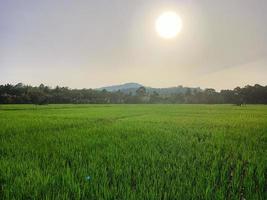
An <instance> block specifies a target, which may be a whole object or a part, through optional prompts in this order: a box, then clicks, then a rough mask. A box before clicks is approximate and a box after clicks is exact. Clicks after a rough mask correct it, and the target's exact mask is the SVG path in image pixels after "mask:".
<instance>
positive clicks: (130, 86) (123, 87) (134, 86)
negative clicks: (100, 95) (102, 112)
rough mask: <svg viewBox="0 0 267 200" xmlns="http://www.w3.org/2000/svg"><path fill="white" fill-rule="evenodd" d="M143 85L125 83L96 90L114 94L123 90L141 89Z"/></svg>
mask: <svg viewBox="0 0 267 200" xmlns="http://www.w3.org/2000/svg"><path fill="white" fill-rule="evenodd" d="M142 86H143V85H141V84H139V83H125V84H122V85H112V86H107V87H102V88H98V90H107V91H108V92H116V91H119V90H120V91H122V92H124V91H125V90H134V91H136V90H137V89H138V88H140V87H142Z"/></svg>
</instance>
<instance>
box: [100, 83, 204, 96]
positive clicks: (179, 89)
mask: <svg viewBox="0 0 267 200" xmlns="http://www.w3.org/2000/svg"><path fill="white" fill-rule="evenodd" d="M140 87H145V88H146V91H147V93H149V94H152V93H154V92H156V93H158V94H160V95H170V94H184V93H186V92H188V91H189V92H192V91H198V92H199V91H202V89H201V88H200V87H183V86H181V85H180V86H174V87H166V88H153V87H149V86H144V85H142V84H139V83H135V82H130V83H124V84H119V85H112V86H106V87H101V88H97V90H106V91H108V92H118V91H120V92H122V93H126V94H130V93H132V94H135V92H136V90H137V89H138V88H140Z"/></svg>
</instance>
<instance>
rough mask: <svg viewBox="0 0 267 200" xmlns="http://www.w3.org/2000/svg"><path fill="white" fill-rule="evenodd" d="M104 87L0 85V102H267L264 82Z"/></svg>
mask: <svg viewBox="0 0 267 200" xmlns="http://www.w3.org/2000/svg"><path fill="white" fill-rule="evenodd" d="M121 89H122V90H120V89H119V90H112V92H111V91H108V90H107V89H105V88H104V89H101V90H99V89H95V90H94V89H70V88H68V87H58V86H57V87H55V88H51V87H48V86H45V85H43V84H41V85H40V86H38V87H33V86H29V85H24V84H22V83H19V84H16V85H11V84H6V85H0V103H1V104H59V103H73V104H86V103H88V104H90V103H91V104H104V103H111V104H120V103H128V104H132V103H174V104H175V103H177V104H183V103H187V104H236V105H242V104H267V86H261V85H258V84H256V85H254V86H250V85H248V86H245V87H243V88H240V87H236V88H235V89H234V90H221V91H220V92H217V91H215V90H214V89H205V90H201V89H200V88H185V87H182V86H179V87H174V88H162V89H159V88H146V87H143V86H141V87H138V88H130V87H128V88H121Z"/></svg>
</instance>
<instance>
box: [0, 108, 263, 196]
mask: <svg viewBox="0 0 267 200" xmlns="http://www.w3.org/2000/svg"><path fill="white" fill-rule="evenodd" d="M0 199H183V200H188V199H247V200H249V199H267V106H244V107H238V106H232V105H49V106H34V105H6V106H4V105H0Z"/></svg>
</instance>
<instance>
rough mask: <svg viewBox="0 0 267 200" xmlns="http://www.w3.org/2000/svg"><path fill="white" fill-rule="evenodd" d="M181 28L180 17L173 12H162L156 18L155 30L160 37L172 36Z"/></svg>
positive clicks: (169, 37)
mask: <svg viewBox="0 0 267 200" xmlns="http://www.w3.org/2000/svg"><path fill="white" fill-rule="evenodd" d="M181 29H182V19H181V18H180V17H179V16H178V15H177V14H176V13H175V12H171V11H169V12H164V13H162V14H161V15H160V16H159V17H158V18H157V20H156V31H157V32H158V34H159V35H160V36H161V37H162V38H165V39H171V38H174V37H175V36H176V35H177V34H178V33H179V32H180V31H181Z"/></svg>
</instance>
